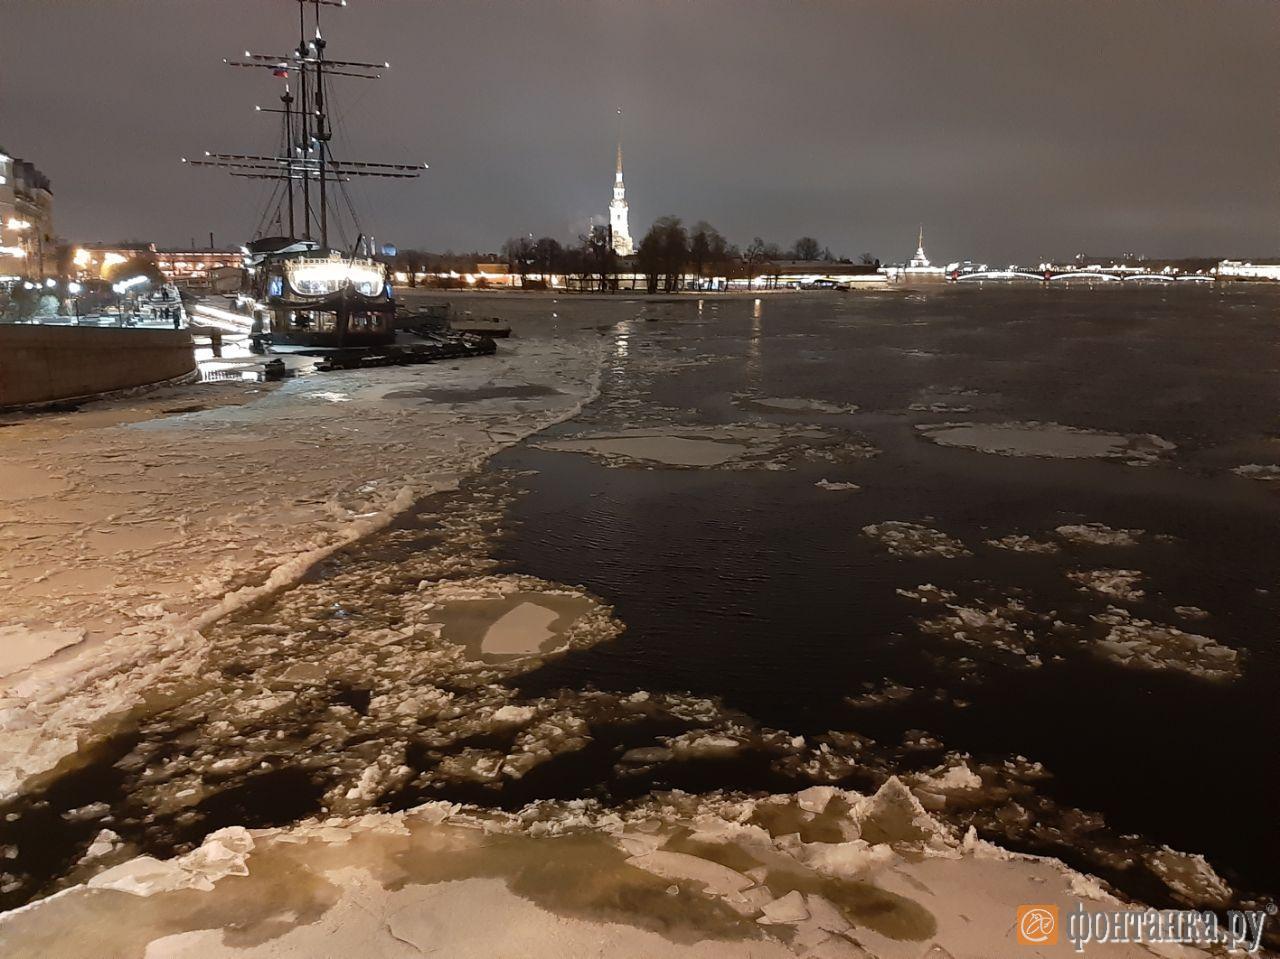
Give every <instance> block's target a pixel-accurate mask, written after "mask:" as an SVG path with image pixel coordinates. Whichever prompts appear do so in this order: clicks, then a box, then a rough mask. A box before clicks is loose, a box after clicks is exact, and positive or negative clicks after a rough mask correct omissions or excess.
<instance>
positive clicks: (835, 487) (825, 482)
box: [813, 478, 862, 493]
mask: <svg viewBox="0 0 1280 959" xmlns="http://www.w3.org/2000/svg"><path fill="white" fill-rule="evenodd" d="M813 485H814V486H816V487H818V489H824V490H827V491H829V492H841V491H847V492H850V493H856V492H858V490H860V489H862V487H861V486H859V485H858V484H857V483H838V482H833V481H831V480H829V479H825V478H824V479H820V480H818V482H816V483H814V484H813Z"/></svg>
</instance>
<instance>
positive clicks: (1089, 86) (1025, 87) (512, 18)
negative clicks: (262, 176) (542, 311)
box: [0, 0, 1280, 262]
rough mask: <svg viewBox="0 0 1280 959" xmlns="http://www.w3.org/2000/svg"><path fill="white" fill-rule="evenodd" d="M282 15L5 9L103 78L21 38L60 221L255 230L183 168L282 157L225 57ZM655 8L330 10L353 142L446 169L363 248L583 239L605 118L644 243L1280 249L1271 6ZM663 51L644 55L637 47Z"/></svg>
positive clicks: (28, 150)
mask: <svg viewBox="0 0 1280 959" xmlns="http://www.w3.org/2000/svg"><path fill="white" fill-rule="evenodd" d="M353 2H355V3H356V4H357V5H359V3H360V0H353ZM228 10H231V13H232V14H233V15H228ZM271 10H272V11H273V12H271V13H269V14H268V13H266V12H264V8H263V7H262V5H260V4H251V3H248V2H245V0H228V2H227V3H223V4H220V5H219V6H218V7H217V8H216V9H206V8H190V7H183V8H173V7H169V6H167V5H163V4H160V3H158V2H155V0H148V2H141V3H123V2H117V0H98V2H95V3H93V4H88V3H79V2H72V3H66V4H62V5H59V6H58V7H54V8H50V7H49V6H48V5H47V4H39V3H35V2H32V0H18V2H17V3H16V5H11V9H10V10H8V11H7V12H6V22H7V23H8V24H9V25H10V26H11V28H12V29H11V30H9V31H7V33H8V35H9V36H10V37H16V36H28V37H32V36H49V37H50V38H52V37H54V36H56V37H57V38H58V39H57V42H58V44H59V48H60V52H59V57H69V58H71V59H74V60H76V61H77V62H83V63H85V65H86V66H88V67H91V68H92V67H95V66H98V65H99V64H100V65H101V67H102V69H103V70H104V71H105V72H106V73H107V75H109V76H110V77H111V78H112V80H111V82H110V83H107V84H104V85H103V87H102V88H101V89H100V90H95V91H93V95H90V94H89V92H88V91H85V90H84V89H83V88H82V87H81V85H80V84H79V83H78V81H75V80H74V79H67V80H65V81H64V80H63V79H61V76H60V75H50V74H49V72H48V70H47V63H48V61H49V59H50V51H49V44H48V43H40V42H32V43H24V44H23V45H21V46H20V47H16V48H14V49H10V50H6V60H7V61H8V65H9V67H10V69H9V70H8V71H7V75H6V86H7V90H6V96H5V98H4V101H3V103H2V104H0V142H3V143H4V144H5V145H6V146H7V147H8V149H10V150H13V151H16V152H18V153H19V154H21V155H24V156H28V157H30V158H31V159H32V160H34V161H35V162H36V163H38V164H39V165H40V166H41V167H42V169H44V170H45V171H46V172H47V173H48V174H49V175H50V177H51V178H52V180H53V186H54V192H55V197H56V203H57V225H58V231H59V233H61V234H63V235H64V236H67V237H68V238H71V239H74V240H76V241H77V242H92V241H96V240H100V241H108V242H109V241H115V240H120V239H125V238H128V237H145V238H148V239H154V240H156V241H157V242H159V243H161V244H163V245H184V244H186V243H187V242H188V240H189V238H190V237H191V236H193V235H194V236H195V237H196V238H197V242H203V240H205V239H206V238H207V234H208V233H209V232H210V231H212V232H213V233H214V234H215V237H216V238H217V240H218V242H219V244H220V245H223V244H234V243H239V242H240V241H242V240H243V239H245V238H246V237H247V236H248V234H249V233H250V231H251V230H252V228H253V225H254V221H255V217H254V212H253V211H254V209H255V207H256V205H257V204H258V203H259V201H260V197H259V195H258V192H257V190H256V189H253V188H249V189H246V188H245V185H244V184H243V183H237V182H235V181H225V180H222V179H220V178H218V177H216V176H209V175H202V174H200V173H198V172H195V171H191V170H187V169H183V167H182V165H181V164H180V163H179V158H180V157H181V156H183V155H188V154H198V153H199V152H200V151H202V150H205V149H227V150H240V149H243V150H245V151H246V152H249V151H255V150H260V149H264V148H269V146H270V144H271V143H272V142H273V137H274V131H273V129H272V127H271V124H270V123H269V122H267V121H266V120H265V119H264V118H261V117H255V116H254V115H253V113H252V112H251V111H248V110H246V108H245V104H246V103H250V104H251V103H255V102H256V103H260V104H263V105H270V104H271V101H272V98H273V97H274V96H275V95H277V93H278V89H277V88H278V81H277V82H275V83H273V82H271V81H270V80H268V79H266V78H264V77H262V76H259V75H257V74H256V72H254V73H253V74H252V75H247V74H249V72H248V71H234V70H229V69H228V68H226V67H225V66H223V65H222V63H221V58H222V57H223V56H228V55H234V54H236V53H238V52H240V51H242V50H244V49H248V48H252V49H255V50H262V51H276V49H277V48H279V49H280V50H283V49H285V48H287V46H288V44H289V42H290V38H291V24H290V19H289V16H288V5H282V6H281V9H280V11H279V12H274V8H271ZM656 10H657V16H655V15H654V13H655V10H654V9H653V8H648V7H646V10H645V13H644V14H643V16H642V15H641V14H640V13H638V12H636V11H634V10H631V9H629V8H625V7H621V6H617V7H615V6H611V5H601V6H597V5H591V6H588V5H585V4H582V3H556V4H549V5H547V6H545V7H541V8H539V10H538V11H536V12H534V11H532V10H530V9H526V8H522V7H520V6H518V5H514V4H509V3H496V2H495V3H490V4H486V5H483V6H479V7H477V6H463V5H460V4H449V3H446V4H443V5H435V6H433V7H432V8H430V10H428V9H427V8H426V7H425V6H423V5H422V4H417V3H410V2H386V3H379V4H368V5H366V6H365V8H364V9H362V10H361V11H360V15H359V16H353V15H351V11H342V12H334V13H332V14H331V16H333V17H334V18H342V22H341V24H340V26H341V30H340V34H341V47H340V49H339V50H337V51H335V55H340V56H351V57H360V56H364V55H366V54H367V53H369V52H370V51H378V52H379V55H380V56H381V53H382V51H386V53H387V54H388V59H390V61H391V64H392V69H391V70H390V71H389V72H388V73H387V77H386V79H385V80H383V81H381V83H382V84H383V86H382V88H381V89H380V90H379V91H377V96H370V95H369V94H368V92H367V90H366V89H364V88H361V87H359V86H356V87H352V86H347V87H345V88H343V89H341V90H340V91H339V106H340V107H343V106H345V107H346V114H347V127H348V129H347V134H348V139H349V140H358V141H360V142H361V143H362V144H363V143H368V144H369V145H370V146H371V148H372V149H373V150H374V151H375V152H379V153H385V154H387V155H394V156H406V157H408V158H411V159H413V160H415V161H416V160H421V161H422V162H427V163H430V164H431V170H430V172H429V173H428V174H427V175H426V176H425V177H424V179H423V180H422V181H421V183H419V184H414V185H403V184H392V185H389V186H384V185H376V186H365V185H362V186H361V191H362V192H363V196H362V197H361V196H360V194H359V193H358V194H357V196H358V199H361V200H362V201H363V202H362V205H363V206H366V207H368V208H369V209H370V213H371V216H370V218H369V220H370V222H369V227H370V232H373V233H374V235H375V236H377V237H378V239H379V240H380V241H383V240H385V241H388V242H395V243H398V244H400V245H401V246H420V247H426V248H441V249H443V248H453V249H459V250H461V249H470V248H474V249H482V250H483V249H496V248H497V247H498V246H499V245H500V244H501V242H502V241H503V240H504V239H505V238H506V237H508V236H510V235H513V234H523V233H528V232H532V233H535V234H537V235H543V234H547V235H551V236H557V237H561V238H566V239H567V238H571V237H573V236H576V235H577V234H578V233H580V232H582V231H583V230H584V229H585V227H586V224H587V223H588V221H589V220H590V219H591V218H592V217H596V218H600V217H603V216H605V215H607V206H606V202H605V201H607V197H608V190H609V179H610V174H611V172H612V170H613V162H612V161H613V158H614V151H615V149H616V136H615V133H616V131H615V129H614V127H613V125H612V124H611V122H610V121H611V119H612V117H613V116H614V113H615V110H616V106H617V104H619V103H621V104H623V105H624V107H625V109H626V114H627V148H626V149H627V185H628V187H629V189H628V191H627V192H628V200H629V202H630V205H631V231H632V234H633V236H635V237H640V236H643V234H644V232H645V230H646V229H647V227H648V224H649V223H651V222H652V221H653V220H654V219H656V218H657V217H659V216H662V215H664V214H668V213H671V214H675V215H678V216H682V217H683V218H684V219H685V220H686V222H688V223H692V222H694V221H696V220H699V219H706V220H708V221H710V222H712V223H713V224H715V225H716V226H717V227H719V228H720V229H721V230H722V232H724V233H725V234H726V236H728V237H729V238H730V239H731V240H733V241H735V242H738V243H745V242H748V241H749V240H750V238H751V237H752V236H757V235H759V236H763V237H764V238H765V239H767V240H771V241H774V242H777V243H779V244H781V245H784V246H785V245H787V244H789V243H791V242H793V241H794V239H795V238H796V237H798V236H801V235H806V234H807V235H812V236H816V237H817V238H818V239H819V240H820V241H821V242H822V244H823V245H824V246H828V247H830V248H831V249H832V250H833V251H834V252H838V253H843V254H846V255H850V256H857V255H858V254H859V253H861V252H863V251H871V252H874V253H875V254H876V255H877V256H879V257H880V258H881V259H883V260H885V261H886V262H889V261H898V260H904V259H906V258H907V257H908V256H909V255H910V252H911V249H910V248H911V246H912V242H911V241H912V238H913V237H914V235H915V232H916V226H917V224H918V223H919V222H920V221H921V220H923V221H924V222H926V223H928V224H929V233H930V247H931V254H932V255H933V256H934V259H935V260H940V261H946V260H949V259H954V258H962V257H981V258H985V259H990V260H992V261H996V262H998V261H1000V260H1003V259H1009V260H1013V259H1022V260H1026V259H1030V258H1033V257H1041V256H1046V257H1054V256H1057V257H1061V256H1065V255H1068V254H1069V253H1071V252H1074V251H1076V250H1079V249H1089V250H1100V251H1103V252H1106V253H1111V252H1119V251H1125V250H1134V251H1136V252H1140V253H1145V254H1147V255H1150V256H1153V257H1160V256H1178V255H1197V254H1205V255H1209V254H1213V255H1223V256H1230V255H1237V254H1243V255H1252V256H1259V255H1266V254H1268V253H1270V252H1271V251H1273V250H1275V249H1276V247H1277V245H1280V244H1277V242H1276V228H1275V223H1276V222H1277V220H1280V210H1278V206H1280V204H1278V203H1277V197H1276V191H1275V189H1274V180H1275V173H1276V171H1275V164H1274V161H1273V160H1272V153H1273V151H1272V150H1271V149H1270V142H1271V140H1272V139H1273V136H1272V132H1271V128H1270V122H1269V116H1270V114H1269V113H1268V112H1267V111H1265V110H1264V111H1258V110H1257V109H1256V107H1255V106H1254V104H1253V102H1252V99H1251V97H1252V91H1255V90H1265V89H1271V88H1272V87H1273V86H1274V84H1275V82H1276V81H1277V80H1280V67H1277V65H1276V64H1275V63H1274V62H1273V59H1272V58H1271V57H1270V50H1271V47H1272V46H1273V45H1274V41H1275V40H1276V39H1277V32H1278V30H1277V25H1276V23H1275V21H1274V18H1273V17H1272V16H1271V13H1270V8H1269V7H1267V6H1265V5H1264V4H1262V3H1260V2H1246V0H1240V2H1232V3H1226V4H1218V5H1213V6H1212V7H1208V6H1206V5H1203V4H1193V3H1182V2H1174V3H1172V4H1168V3H1166V4H1161V5H1160V6H1159V9H1158V10H1157V8H1156V6H1155V5H1153V4H1149V3H1131V4H1123V5H1114V4H1112V5H1106V4H1101V3H1094V2H1084V0H1078V2H1070V3H1062V4H1057V5H1055V6H1054V8H1053V10H1054V12H1053V13H1052V14H1050V13H1048V12H1046V11H1045V8H1038V9H1037V10H1025V9H1023V8H1021V7H1020V6H1019V5H1017V4H1013V3H1005V2H989V3H983V4H973V5H966V6H965V7H964V9H963V10H957V9H956V8H954V7H947V8H942V7H939V6H937V5H934V4H923V3H910V4H904V5H900V6H899V7H896V8H893V9H891V10H883V9H880V8H877V7H872V6H860V5H856V4H855V5H852V6H850V5H843V4H842V5H840V6H838V7H837V6H836V5H834V4H822V3H819V4H813V5H809V6H806V7H803V8H794V7H788V8H787V9H786V10H783V9H782V8H781V7H777V8H775V7H774V6H771V5H767V4H764V3H750V4H746V5H745V6H744V5H741V4H739V5H736V6H735V7H734V8H733V11H737V13H736V15H732V16H731V15H730V13H731V11H730V9H729V8H728V7H727V6H726V5H725V4H723V3H720V2H718V0H717V2H711V3H707V4H700V5H698V6H697V7H688V8H686V7H681V8H680V12H679V14H677V12H676V8H673V7H668V6H660V7H658V8H656ZM73 25H74V29H73V28H72V26H73ZM668 28H669V29H668ZM663 31H667V32H665V33H663ZM656 33H662V36H661V37H658V36H656V35H655V34H656ZM659 40H660V41H661V43H660V49H661V56H660V58H659V59H661V60H662V63H663V66H662V68H661V69H657V68H656V67H655V62H654V59H653V57H652V56H650V55H649V52H648V51H650V49H651V48H654V45H655V44H658V42H659ZM784 41H785V42H784ZM49 43H52V39H50V41H49ZM570 50H576V51H578V53H577V55H576V58H575V57H570V56H568V51H570ZM521 51H523V53H522V52H521ZM1228 52H1229V54H1230V55H1229V56H1228V55H1227V54H1228ZM477 62H479V63H480V64H481V65H482V67H483V69H481V70H477V69H476V65H477ZM77 75H78V74H77ZM69 76H71V75H69ZM179 80H180V81H181V82H178V81H179ZM353 82H358V81H353ZM136 89H143V90H145V91H146V92H145V93H142V94H136V93H132V94H130V93H126V92H125V91H130V90H136ZM192 91H196V92H195V93H193V92H192ZM957 91H959V92H957ZM197 199H198V200H201V201H202V202H199V203H197V202H195V201H196V200H197ZM204 201H212V202H204ZM211 211H212V212H211Z"/></svg>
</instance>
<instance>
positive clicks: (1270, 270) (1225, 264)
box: [1218, 260, 1280, 280]
mask: <svg viewBox="0 0 1280 959" xmlns="http://www.w3.org/2000/svg"><path fill="white" fill-rule="evenodd" d="M1218 276H1222V277H1229V278H1231V279H1236V280H1280V263H1251V262H1249V261H1247V260H1223V261H1222V262H1221V263H1219V264H1218Z"/></svg>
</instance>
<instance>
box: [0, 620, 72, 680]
mask: <svg viewBox="0 0 1280 959" xmlns="http://www.w3.org/2000/svg"><path fill="white" fill-rule="evenodd" d="M83 639H84V630H83V629H42V630H31V629H27V628H26V627H24V626H0V676H8V675H10V674H11V673H16V672H18V671H19V670H21V669H25V668H26V667H28V666H30V665H31V664H32V663H38V662H39V661H40V660H42V659H47V658H48V657H50V656H52V655H53V654H54V653H56V652H57V651H58V650H60V649H66V648H67V647H68V646H74V645H75V644H76V643H78V642H80V641H81V640H83Z"/></svg>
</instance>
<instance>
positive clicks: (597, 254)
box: [579, 225, 618, 293]
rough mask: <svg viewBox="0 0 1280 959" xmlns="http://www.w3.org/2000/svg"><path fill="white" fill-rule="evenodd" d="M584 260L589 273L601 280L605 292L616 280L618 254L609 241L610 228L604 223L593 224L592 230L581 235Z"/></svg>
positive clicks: (600, 284) (600, 285)
mask: <svg viewBox="0 0 1280 959" xmlns="http://www.w3.org/2000/svg"><path fill="white" fill-rule="evenodd" d="M579 241H580V243H581V250H582V255H583V262H584V265H585V267H586V269H587V272H588V273H591V274H594V275H595V276H596V277H597V278H598V280H599V289H600V291H601V292H602V293H603V292H604V291H605V290H607V289H610V285H611V284H612V283H614V282H616V275H617V272H618V254H617V253H615V252H614V251H613V244H612V243H611V242H609V228H608V227H607V226H603V225H597V226H593V227H592V228H591V232H590V233H588V234H586V235H584V236H582V237H579Z"/></svg>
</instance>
